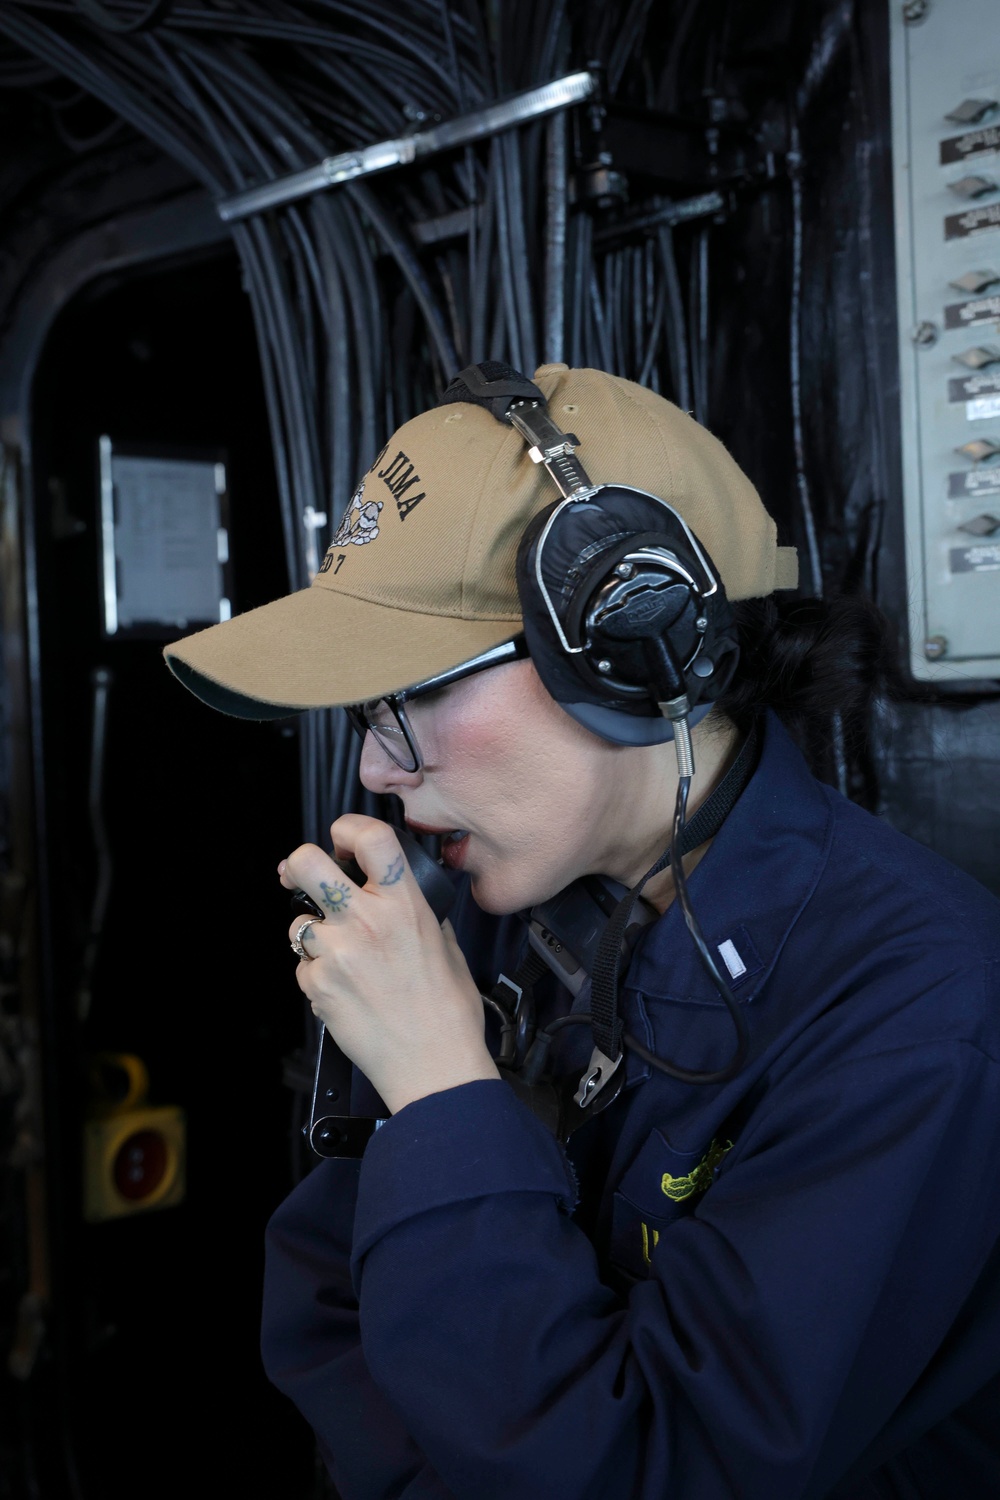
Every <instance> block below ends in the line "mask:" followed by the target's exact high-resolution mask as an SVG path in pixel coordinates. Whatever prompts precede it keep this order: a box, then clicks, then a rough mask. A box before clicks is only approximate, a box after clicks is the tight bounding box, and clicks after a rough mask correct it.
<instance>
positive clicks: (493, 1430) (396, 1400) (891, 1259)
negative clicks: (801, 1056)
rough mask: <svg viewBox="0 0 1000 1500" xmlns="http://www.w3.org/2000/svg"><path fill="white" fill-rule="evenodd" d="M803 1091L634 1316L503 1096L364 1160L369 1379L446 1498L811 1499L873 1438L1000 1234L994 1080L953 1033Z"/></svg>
mask: <svg viewBox="0 0 1000 1500" xmlns="http://www.w3.org/2000/svg"><path fill="white" fill-rule="evenodd" d="M803 1072H805V1073H806V1074H807V1077H806V1079H805V1081H803V1078H802V1074H803ZM788 1078H789V1079H790V1080H793V1082H788V1083H786V1085H784V1086H783V1085H781V1084H778V1085H776V1086H775V1088H774V1089H773V1090H772V1091H771V1092H770V1093H769V1095H768V1097H767V1099H766V1101H765V1103H764V1104H763V1105H762V1106H759V1107H758V1109H757V1111H755V1113H754V1116H753V1118H752V1122H751V1125H750V1126H749V1127H748V1128H747V1129H745V1130H744V1131H743V1132H742V1133H741V1135H740V1138H739V1140H738V1141H737V1142H736V1144H735V1145H734V1148H733V1149H732V1150H731V1151H730V1152H729V1153H728V1154H727V1156H726V1158H725V1160H724V1162H723V1163H722V1165H721V1166H720V1168H719V1170H718V1176H717V1178H716V1180H715V1182H714V1183H713V1184H712V1186H711V1187H710V1188H709V1190H708V1191H707V1192H706V1193H705V1195H704V1197H703V1198H702V1199H701V1200H700V1203H699V1206H698V1208H697V1209H696V1210H695V1211H694V1212H693V1213H691V1214H689V1215H687V1216H686V1217H684V1218H679V1219H677V1220H676V1221H674V1222H673V1223H672V1224H671V1225H670V1226H669V1227H668V1228H666V1229H664V1231H663V1232H662V1233H661V1234H660V1236H659V1239H658V1241H657V1242H656V1244H655V1248H654V1249H653V1250H652V1254H651V1264H650V1268H649V1276H648V1279H647V1280H645V1281H641V1282H639V1283H637V1284H636V1285H635V1286H634V1287H633V1288H632V1290H631V1293H630V1294H629V1296H628V1298H627V1299H622V1298H620V1297H619V1296H617V1295H616V1294H615V1293H614V1292H612V1291H611V1290H610V1289H609V1288H608V1287H607V1286H605V1285H604V1284H603V1283H602V1281H601V1278H600V1275H599V1268H598V1264H597V1260H596V1256H595V1251H594V1248H593V1246H592V1245H591V1244H590V1242H589V1240H588V1239H587V1238H586V1237H585V1236H584V1234H583V1233H582V1232H581V1230H580V1229H579V1228H578V1227H577V1225H576V1224H575V1223H574V1222H573V1220H572V1218H571V1217H570V1212H569V1210H570V1208H571V1206H572V1185H571V1183H570V1181H569V1178H568V1176H567V1164H566V1162H565V1158H564V1157H563V1155H562V1153H561V1151H560V1148H559V1147H558V1146H557V1145H556V1143H555V1142H554V1141H553V1139H552V1138H551V1137H550V1136H549V1135H548V1134H547V1132H546V1131H545V1130H544V1128H543V1127H542V1126H541V1125H539V1124H538V1122H537V1121H536V1120H535V1119H534V1118H533V1117H532V1116H531V1115H530V1113H529V1112H528V1111H527V1110H526V1109H524V1108H523V1106H522V1105H521V1104H520V1103H519V1102H518V1101H517V1100H516V1099H515V1098H514V1096H513V1094H512V1093H511V1091H510V1090H509V1089H507V1088H506V1086H505V1085H504V1084H503V1083H502V1082H499V1081H498V1082H495V1083H494V1082H492V1081H490V1082H485V1081H484V1082H475V1083H470V1084H465V1085H463V1086H461V1087H459V1088H456V1089H451V1090H448V1091H446V1092H443V1093H440V1094H436V1095H432V1096H429V1097H428V1098H426V1099H422V1100H418V1101H416V1102H415V1103H413V1104H411V1105H409V1106H407V1108H405V1109H403V1110H401V1111H400V1112H399V1114H398V1115H396V1116H394V1117H393V1119H392V1120H391V1121H390V1122H389V1123H388V1124H387V1125H386V1126H384V1127H383V1129H382V1130H381V1131H380V1132H379V1134H378V1136H377V1137H376V1138H375V1139H374V1140H373V1141H372V1142H371V1144H370V1146H369V1148H368V1151H367V1153H366V1156H365V1159H364V1162H363V1164H362V1169H361V1177H360V1185H359V1194H358V1205H357V1216H356V1220H355V1232H354V1248H353V1274H354V1280H355V1285H356V1286H357V1288H358V1290H359V1301H360V1309H361V1337H362V1345H363V1349H364V1354H365V1360H366V1363H367V1366H368V1368H369V1369H370V1371H371V1374H372V1378H373V1380H374V1382H375V1384H376V1385H377V1387H378V1388H379V1389H380V1390H382V1391H383V1392H384V1393H385V1395H386V1397H387V1398H388V1400H389V1401H390V1403H391V1405H392V1407H393V1408H394V1409H395V1410H396V1411H397V1412H398V1413H399V1414H400V1416H401V1418H402V1420H403V1423H404V1425H405V1427H406V1430H407V1431H408V1432H410V1433H412V1434H413V1436H414V1439H415V1440H416V1442H417V1443H418V1444H419V1447H420V1450H421V1451H422V1452H423V1453H425V1454H426V1455H427V1457H428V1459H429V1461H430V1462H431V1464H432V1465H433V1466H434V1469H435V1471H436V1472H437V1473H439V1474H440V1475H441V1477H442V1479H443V1481H444V1482H445V1484H447V1485H448V1486H449V1488H450V1490H451V1491H452V1492H453V1493H454V1495H455V1496H456V1497H458V1500H482V1497H484V1496H489V1497H490V1500H525V1497H526V1496H535V1495H544V1496H545V1497H546V1500H663V1497H664V1496H665V1495H669V1496H671V1497H676V1500H705V1497H709V1496H711V1497H712V1500H722V1497H726V1496H733V1497H736V1496H739V1497H740V1500H801V1497H804V1496H807V1495H813V1494H822V1493H826V1492H827V1488H828V1487H829V1484H832V1483H833V1482H835V1480H836V1478H837V1477H839V1475H840V1474H843V1473H844V1472H845V1470H846V1469H847V1468H848V1467H849V1466H850V1464H851V1463H852V1461H853V1460H854V1459H855V1458H856V1456H857V1454H858V1453H859V1452H860V1451H862V1450H863V1449H864V1448H865V1447H866V1446H867V1443H868V1442H869V1441H870V1439H871V1437H872V1436H873V1435H874V1434H875V1433H876V1432H877V1431H878V1430H879V1429H880V1428H881V1427H882V1426H883V1425H884V1423H885V1422H886V1420H887V1419H888V1417H889V1415H890V1414H891V1413H892V1411H893V1410H894V1409H895V1408H896V1407H898V1405H899V1403H900V1401H902V1400H903V1398H904V1396H905V1394H906V1392H907V1391H908V1390H909V1389H910V1387H911V1386H912V1384H913V1383H914V1381H915V1380H916V1378H917V1376H918V1375H919V1374H920V1372H921V1371H922V1370H923V1369H924V1368H925V1366H926V1365H927V1362H928V1361H929V1360H930V1359H931V1357H932V1355H933V1353H934V1350H935V1349H936V1348H937V1347H938V1345H939V1344H940V1343H941V1341H942V1340H943V1339H944V1337H945V1335H946V1333H947V1331H948V1328H949V1327H950V1325H951V1323H952V1322H953V1321H954V1319H955V1317H956V1315H957V1312H958V1310H959V1308H960V1306H961V1304H962V1301H963V1300H964V1299H965V1298H966V1297H967V1296H968V1293H969V1289H970V1288H971V1287H972V1286H973V1285H974V1283H975V1280H976V1277H977V1275H978V1274H979V1271H980V1269H981V1267H982V1265H983V1263H984V1261H985V1258H986V1256H987V1255H988V1253H989V1248H990V1246H991V1245H992V1244H993V1243H994V1242H995V1239H996V1236H997V1232H998V1223H1000V1201H998V1199H1000V1189H998V1186H997V1184H996V1181H995V1174H993V1175H991V1176H989V1177H987V1175H986V1174H984V1171H983V1163H984V1162H988V1161H990V1160H991V1159H992V1158H993V1156H994V1154H995V1152H996V1150H997V1147H998V1145H1000V1141H998V1139H997V1137H998V1123H997V1122H998V1119H1000V1091H998V1077H997V1066H996V1064H995V1063H994V1061H993V1060H992V1059H991V1058H989V1057H987V1056H985V1055H984V1054H983V1053H981V1052H979V1051H978V1050H977V1049H976V1048H974V1047H972V1046H971V1045H969V1044H967V1043H959V1042H954V1041H949V1040H943V1041H942V1042H940V1043H935V1044H934V1045H933V1046H931V1045H923V1046H921V1047H914V1048H911V1049H900V1050H899V1051H897V1052H893V1053H891V1054H886V1053H882V1054H879V1055H875V1056H867V1057H856V1058H852V1059H851V1060H850V1062H847V1063H841V1064H838V1065H836V1066H831V1067H829V1068H828V1069H827V1070H826V1071H824V1072H822V1073H820V1074H819V1075H818V1076H811V1077H809V1076H808V1062H807V1061H806V1062H804V1063H801V1065H800V1066H799V1067H794V1068H789V1070H788ZM649 1086H651V1085H646V1087H649ZM914 1309H919V1316H917V1317H914V1316H913V1310H914ZM820 1470H822V1471H823V1473H824V1476H825V1477H824V1488H821V1489H815V1488H814V1487H813V1480H814V1477H815V1475H816V1474H817V1473H819V1472H820ZM827 1480H828V1481H829V1484H827Z"/></svg>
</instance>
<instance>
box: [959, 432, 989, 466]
mask: <svg viewBox="0 0 1000 1500" xmlns="http://www.w3.org/2000/svg"><path fill="white" fill-rule="evenodd" d="M955 452H956V453H961V455H962V457H963V458H971V459H972V462H973V463H975V464H981V463H982V462H983V460H984V459H987V458H996V456H997V454H998V453H1000V443H997V442H995V441H994V439H993V438H973V440H972V442H971V443H963V444H962V446H961V448H956V449H955Z"/></svg>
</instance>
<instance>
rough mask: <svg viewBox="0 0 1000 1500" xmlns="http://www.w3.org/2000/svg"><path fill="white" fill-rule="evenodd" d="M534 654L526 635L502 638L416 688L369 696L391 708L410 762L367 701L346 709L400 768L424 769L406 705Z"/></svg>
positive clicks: (361, 732)
mask: <svg viewBox="0 0 1000 1500" xmlns="http://www.w3.org/2000/svg"><path fill="white" fill-rule="evenodd" d="M530 654H531V653H530V652H529V650H528V643H527V641H526V640H525V638H524V636H523V635H516V636H514V638H513V639H512V640H509V641H502V642H501V644H500V645H499V646H491V647H490V649H489V651H483V652H481V653H480V655H479V656H473V657H470V658H469V660H468V661H464V662H461V663H460V664H459V665H458V666H457V667H449V668H448V670H447V671H446V672H438V673H437V674H436V676H434V677H426V678H425V679H424V680H423V682H417V683H415V684H414V685H413V687H408V688H401V689H400V691H399V692H397V693H383V694H382V695H381V696H380V697H379V698H369V699H368V700H367V702H368V703H385V704H386V706H387V707H388V708H389V709H390V711H391V713H392V715H393V717H394V719H395V720H396V724H397V726H398V728H399V731H400V734H401V735H402V738H403V743H404V744H405V745H406V748H407V751H408V752H409V757H408V761H404V760H402V759H401V758H400V755H399V753H398V752H397V750H396V749H394V748H393V746H392V745H390V744H387V743H386V741H385V740H384V739H383V738H382V737H381V735H380V734H379V732H378V726H377V725H375V724H372V723H371V721H370V719H369V718H368V717H367V715H366V713H365V709H366V704H365V703H345V704H344V712H345V713H346V715H347V717H348V720H349V721H350V724H351V728H352V729H353V730H354V731H355V733H356V734H358V735H360V737H361V739H362V740H363V739H364V737H365V735H366V734H368V732H369V731H371V733H372V734H373V735H374V736H375V739H376V741H377V742H378V745H379V747H380V749H382V750H384V751H385V753H386V755H388V757H389V759H390V760H392V761H393V762H395V764H396V765H397V766H399V768H400V770H402V771H410V772H413V771H422V770H423V768H424V757H423V755H422V754H421V751H420V746H419V744H418V743H417V737H416V735H415V734H414V732H413V727H412V725H411V724H410V721H409V719H408V718H407V716H406V707H405V705H406V704H407V703H413V702H414V701H416V700H417V699H420V698H424V697H426V696H427V695H428V694H429V693H436V692H438V691H439V690H440V689H441V688H446V687H450V686H451V684H452V683H453V682H461V681H462V680H463V679H464V678H466V677H472V676H474V675H475V674H476V673H477V672H486V671H488V670H489V668H490V667H499V666H501V665H502V664H503V663H504V662H508V661H523V660H524V659H525V658H526V657H528V656H529V655H530ZM409 762H412V764H410V763H409Z"/></svg>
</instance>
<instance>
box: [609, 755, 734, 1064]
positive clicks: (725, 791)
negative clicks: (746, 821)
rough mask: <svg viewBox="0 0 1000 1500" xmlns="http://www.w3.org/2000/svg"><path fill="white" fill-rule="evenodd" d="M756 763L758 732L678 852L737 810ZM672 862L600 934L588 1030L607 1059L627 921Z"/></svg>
mask: <svg viewBox="0 0 1000 1500" xmlns="http://www.w3.org/2000/svg"><path fill="white" fill-rule="evenodd" d="M756 765H757V728H756V725H755V726H754V727H753V728H752V729H751V730H750V733H749V734H748V735H747V737H746V740H745V741H744V744H743V748H742V749H741V751H740V753H739V755H738V756H737V757H736V759H735V761H734V762H733V764H732V765H731V766H730V768H729V770H728V771H727V772H726V774H725V776H724V777H723V779H722V781H721V782H720V783H719V785H718V786H717V787H716V789H715V791H714V792H713V793H712V795H711V796H710V797H709V798H707V799H706V801H704V802H703V803H702V805H701V807H699V809H698V811H697V812H696V813H695V814H694V816H693V818H692V819H691V821H690V822H689V823H686V824H685V825H684V831H683V832H682V834H681V839H680V850H681V853H682V854H690V853H691V851H692V850H693V849H698V848H700V846H701V845H702V844H705V843H707V842H708V840H709V839H710V838H714V836H715V835H716V834H717V833H718V831H719V829H720V828H721V827H722V825H723V823H724V822H725V821H726V819H727V818H728V816H729V814H730V813H731V812H732V810H733V808H734V807H735V806H736V803H737V801H738V800H739V797H740V795H741V793H742V792H743V789H744V788H745V786H746V785H747V782H748V781H749V780H750V778H751V776H752V775H753V773H754V770H755V769H756ZM669 863H670V850H669V849H668V850H667V851H666V853H665V854H663V855H662V856H661V858H660V859H658V860H657V861H656V864H655V865H653V867H652V869H651V870H647V871H646V874H645V875H644V876H643V877H642V879H641V880H640V881H639V884H638V885H636V886H633V887H632V889H631V890H630V891H627V892H626V893H625V895H624V896H623V897H622V899H621V900H620V901H619V903H618V905H617V906H616V907H615V910H614V912H613V914H612V916H611V917H610V919H609V921H608V925H607V927H605V929H604V932H603V934H602V935H601V942H600V946H599V947H598V950H597V957H596V958H595V959H594V972H593V974H592V976H591V986H590V1012H591V1017H592V1020H591V1029H592V1031H593V1035H594V1046H595V1047H599V1048H600V1050H601V1051H602V1052H603V1053H604V1055H605V1057H609V1058H611V1059H612V1061H614V1059H615V1058H616V1057H617V1056H618V1054H619V1053H620V1052H621V1035H622V1023H621V1021H620V1020H619V1019H618V987H619V983H620V973H621V962H622V943H623V940H624V937H625V932H626V929H627V928H628V924H629V919H630V918H631V916H632V908H633V907H634V905H635V903H636V901H637V900H638V898H639V895H640V894H641V892H642V889H643V887H644V885H645V884H646V882H647V880H651V879H652V878H653V876H654V875H658V874H659V873H660V871H661V870H665V869H666V867H667V866H668V865H669Z"/></svg>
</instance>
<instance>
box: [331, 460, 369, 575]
mask: <svg viewBox="0 0 1000 1500" xmlns="http://www.w3.org/2000/svg"><path fill="white" fill-rule="evenodd" d="M381 509H382V501H381V500H366V499H365V481H364V480H363V479H362V481H361V483H360V484H359V485H358V487H357V489H356V490H355V491H354V494H353V495H352V496H351V503H350V505H349V506H348V507H347V509H346V511H345V512H344V516H343V519H342V520H341V523H340V525H339V526H338V527H337V532H336V535H335V536H334V538H333V541H332V542H331V543H330V545H329V547H328V548H327V552H326V556H325V557H324V558H323V561H322V563H321V564H320V569H319V570H320V572H321V573H325V572H326V571H327V569H328V568H329V567H330V564H331V563H332V562H333V554H334V552H335V551H336V550H337V548H338V547H348V546H350V545H351V544H352V543H353V544H354V545H355V546H357V547H363V546H364V545H365V544H366V543H367V542H373V541H374V540H375V538H376V537H377V536H378V532H379V526H378V519H379V511H380V510H381Z"/></svg>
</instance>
